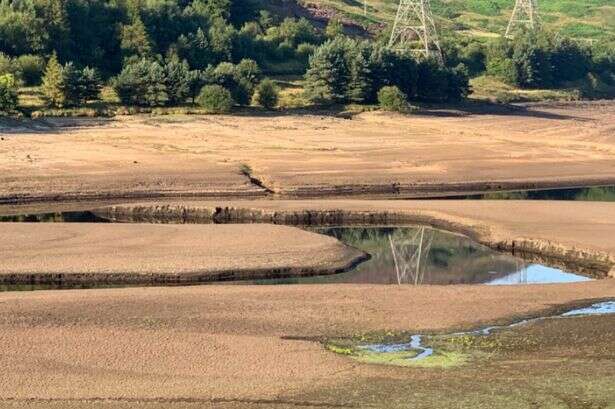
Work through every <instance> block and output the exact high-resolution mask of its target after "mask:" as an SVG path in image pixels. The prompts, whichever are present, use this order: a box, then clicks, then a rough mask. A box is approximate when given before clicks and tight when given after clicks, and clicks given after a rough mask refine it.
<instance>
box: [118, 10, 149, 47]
mask: <svg viewBox="0 0 615 409" xmlns="http://www.w3.org/2000/svg"><path fill="white" fill-rule="evenodd" d="M121 39H122V41H121V44H120V47H121V48H122V51H123V52H124V55H125V56H132V55H136V56H139V57H149V56H150V55H151V54H152V43H151V40H150V38H149V35H148V33H147V29H146V28H145V25H144V24H143V21H141V17H139V16H138V15H135V17H134V18H133V20H132V23H131V24H130V25H125V26H122V32H121Z"/></svg>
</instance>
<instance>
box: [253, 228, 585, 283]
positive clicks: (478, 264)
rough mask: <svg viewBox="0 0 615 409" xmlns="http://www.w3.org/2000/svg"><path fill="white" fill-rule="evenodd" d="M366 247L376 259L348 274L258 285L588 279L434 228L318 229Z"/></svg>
mask: <svg viewBox="0 0 615 409" xmlns="http://www.w3.org/2000/svg"><path fill="white" fill-rule="evenodd" d="M311 230H313V231H316V232H318V233H322V234H326V235H328V236H332V237H335V238H337V239H339V240H340V241H342V242H344V243H346V244H348V245H350V246H353V247H356V248H358V249H361V250H363V251H365V252H367V253H369V254H370V255H371V259H370V260H368V261H366V262H364V263H361V264H359V265H358V266H357V267H355V268H354V269H353V270H351V271H348V272H346V273H342V274H335V275H330V276H318V277H303V278H288V279H276V280H259V281H256V283H258V284H291V283H374V284H440V285H442V284H479V283H483V284H523V283H551V282H573V281H585V280H588V278H586V277H583V276H580V275H576V274H571V273H567V272H564V271H562V270H558V269H555V268H550V267H547V266H542V265H539V264H528V263H526V262H525V261H523V260H522V259H520V258H518V257H514V256H512V255H510V254H503V253H498V252H496V251H494V250H491V249H490V248H488V247H486V246H483V245H481V244H478V243H476V242H474V241H472V240H470V239H469V238H468V237H465V236H461V235H457V234H453V233H450V232H445V231H442V230H438V229H432V228H429V227H420V226H416V227H333V228H313V229H311Z"/></svg>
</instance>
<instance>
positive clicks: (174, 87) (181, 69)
mask: <svg viewBox="0 0 615 409" xmlns="http://www.w3.org/2000/svg"><path fill="white" fill-rule="evenodd" d="M164 69H165V78H164V84H165V87H166V93H167V98H168V101H167V103H168V104H169V105H177V104H181V103H183V102H184V101H185V100H186V98H187V97H188V95H189V93H190V83H189V80H190V78H189V71H190V67H189V66H188V63H187V62H186V61H181V62H180V61H179V60H178V59H177V58H172V59H170V60H169V61H167V63H166V65H165V66H164Z"/></svg>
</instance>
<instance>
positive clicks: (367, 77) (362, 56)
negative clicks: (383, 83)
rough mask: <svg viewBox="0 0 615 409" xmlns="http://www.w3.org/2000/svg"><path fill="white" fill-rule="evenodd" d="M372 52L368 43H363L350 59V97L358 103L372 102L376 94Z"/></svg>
mask: <svg viewBox="0 0 615 409" xmlns="http://www.w3.org/2000/svg"><path fill="white" fill-rule="evenodd" d="M371 54H372V49H371V48H370V47H369V46H368V45H367V43H361V44H360V46H359V47H358V48H357V49H356V50H355V52H354V53H353V54H352V59H351V61H350V82H349V84H348V99H349V100H350V101H352V102H354V103H357V104H362V103H365V102H370V101H371V100H372V95H373V94H374V89H373V80H372V64H371Z"/></svg>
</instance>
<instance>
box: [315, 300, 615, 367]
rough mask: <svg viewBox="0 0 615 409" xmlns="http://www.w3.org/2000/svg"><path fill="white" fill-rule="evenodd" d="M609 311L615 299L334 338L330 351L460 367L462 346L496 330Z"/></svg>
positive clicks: (612, 310) (375, 359) (614, 309)
mask: <svg viewBox="0 0 615 409" xmlns="http://www.w3.org/2000/svg"><path fill="white" fill-rule="evenodd" d="M608 314H615V300H611V301H602V302H597V303H594V304H591V305H589V306H584V307H576V308H571V309H569V310H567V311H565V312H563V313H560V314H556V315H549V316H540V317H535V318H528V319H523V320H519V321H515V322H513V323H511V324H508V325H493V326H487V327H482V328H478V329H475V330H471V331H462V332H454V333H450V334H443V335H425V334H412V335H408V336H407V339H408V341H407V342H390V343H386V342H385V343H365V342H354V341H349V340H333V341H330V342H329V343H328V344H327V345H326V347H327V349H329V350H330V351H333V352H336V353H340V354H343V355H348V356H350V357H352V358H353V359H356V360H358V361H361V362H365V363H376V364H387V365H396V366H456V365H459V364H462V363H464V362H465V361H467V360H468V354H467V351H464V348H459V346H472V345H475V344H479V343H477V342H475V341H474V338H475V337H488V336H490V335H492V334H494V333H495V332H499V331H505V330H512V329H515V328H519V327H522V326H525V325H528V324H532V323H536V322H540V321H544V320H553V319H565V318H572V317H587V316H600V315H608ZM494 344H495V343H494ZM435 345H438V346H441V348H439V347H436V346H435Z"/></svg>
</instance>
